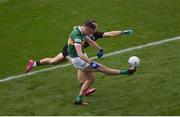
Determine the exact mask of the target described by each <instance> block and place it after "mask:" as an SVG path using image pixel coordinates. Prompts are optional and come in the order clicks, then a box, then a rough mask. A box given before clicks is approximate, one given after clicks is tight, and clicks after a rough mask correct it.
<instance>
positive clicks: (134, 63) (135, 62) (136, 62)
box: [128, 56, 140, 67]
mask: <svg viewBox="0 0 180 117" xmlns="http://www.w3.org/2000/svg"><path fill="white" fill-rule="evenodd" d="M128 63H129V64H130V65H131V66H134V67H138V66H139V64H140V59H139V58H138V57H137V56H132V57H130V58H129V60H128Z"/></svg>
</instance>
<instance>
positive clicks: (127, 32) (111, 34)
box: [103, 30, 133, 37]
mask: <svg viewBox="0 0 180 117" xmlns="http://www.w3.org/2000/svg"><path fill="white" fill-rule="evenodd" d="M132 34H133V30H122V31H109V32H104V34H103V37H116V36H119V35H132Z"/></svg>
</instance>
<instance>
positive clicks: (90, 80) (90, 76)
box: [75, 70, 94, 104]
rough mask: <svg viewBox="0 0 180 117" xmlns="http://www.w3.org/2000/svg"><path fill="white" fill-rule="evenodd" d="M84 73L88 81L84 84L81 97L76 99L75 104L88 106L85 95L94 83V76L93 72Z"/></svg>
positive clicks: (80, 93)
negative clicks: (84, 99) (84, 98)
mask: <svg viewBox="0 0 180 117" xmlns="http://www.w3.org/2000/svg"><path fill="white" fill-rule="evenodd" d="M81 71H82V72H84V75H85V76H86V77H87V80H86V81H85V82H84V83H83V85H82V87H81V89H80V92H79V95H78V96H77V97H76V100H75V104H87V103H86V102H84V101H83V95H84V94H85V92H86V90H87V89H88V87H89V86H90V85H91V84H92V83H93V82H94V76H93V73H92V72H86V71H83V70H81Z"/></svg>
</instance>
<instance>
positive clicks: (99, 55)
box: [97, 49, 104, 58]
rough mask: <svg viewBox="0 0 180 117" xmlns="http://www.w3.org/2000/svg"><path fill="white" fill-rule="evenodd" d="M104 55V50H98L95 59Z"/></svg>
mask: <svg viewBox="0 0 180 117" xmlns="http://www.w3.org/2000/svg"><path fill="white" fill-rule="evenodd" d="M103 55H104V50H103V49H100V50H99V52H98V53H97V58H101V57H102V56H103Z"/></svg>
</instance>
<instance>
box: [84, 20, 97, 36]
mask: <svg viewBox="0 0 180 117" xmlns="http://www.w3.org/2000/svg"><path fill="white" fill-rule="evenodd" d="M95 30H96V24H95V23H94V22H93V21H92V20H86V21H85V23H84V25H83V30H82V31H83V33H84V34H85V35H89V34H93V33H94V32H95Z"/></svg>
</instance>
